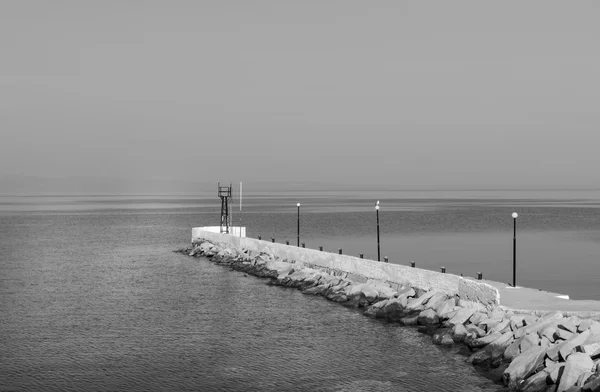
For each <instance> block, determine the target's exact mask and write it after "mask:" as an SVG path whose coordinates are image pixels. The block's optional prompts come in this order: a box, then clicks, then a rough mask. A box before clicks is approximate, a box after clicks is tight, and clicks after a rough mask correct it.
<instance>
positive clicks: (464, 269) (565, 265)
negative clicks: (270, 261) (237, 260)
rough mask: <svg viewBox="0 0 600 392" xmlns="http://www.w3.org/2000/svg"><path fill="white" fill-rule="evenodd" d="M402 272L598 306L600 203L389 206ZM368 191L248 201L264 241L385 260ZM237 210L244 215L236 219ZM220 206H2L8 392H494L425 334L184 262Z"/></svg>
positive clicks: (117, 201) (546, 196)
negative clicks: (433, 273)
mask: <svg viewBox="0 0 600 392" xmlns="http://www.w3.org/2000/svg"><path fill="white" fill-rule="evenodd" d="M376 197H377V198H379V200H380V202H381V210H380V229H381V247H382V255H386V256H388V257H389V258H390V261H391V262H395V263H406V264H408V262H409V261H410V260H414V261H416V262H417V264H418V266H421V267H424V268H431V269H437V268H439V266H441V265H444V266H445V267H446V268H447V270H448V271H449V272H455V273H464V274H465V275H468V274H472V275H474V274H475V272H476V271H481V272H483V273H484V276H485V277H488V278H490V279H494V280H502V281H508V280H509V277H510V276H511V273H512V272H511V271H512V270H511V268H512V259H511V257H512V248H511V247H512V218H511V217H510V213H511V212H513V210H516V211H518V212H519V214H520V215H519V219H518V230H519V231H518V241H519V242H518V252H519V254H518V257H519V261H518V262H519V269H518V272H519V275H518V283H519V284H522V285H529V286H534V287H539V288H546V289H549V290H554V291H559V292H562V293H567V294H569V295H571V297H575V298H576V297H580V298H594V299H600V293H599V290H598V289H597V288H596V282H597V281H598V278H599V277H600V276H599V272H598V268H596V265H597V263H598V260H600V242H599V240H600V223H599V222H600V220H599V219H598V218H599V217H600V215H599V212H600V210H598V208H597V207H598V205H600V204H599V203H600V192H598V191H587V192H584V191H578V192H573V191H571V192H539V193H532V192H512V193H510V192H508V193H507V192H487V193H486V192H447V193H433V192H379V193H378V195H377V196H376ZM374 200H375V198H374V197H372V195H371V194H369V193H367V192H344V193H341V192H318V193H317V192H303V193H299V194H298V193H296V194H289V193H285V192H282V193H278V194H273V193H269V194H257V193H255V194H252V195H244V212H243V215H242V216H240V214H239V211H238V207H237V204H236V208H235V209H234V211H233V212H234V217H233V220H234V222H235V223H236V224H237V223H238V222H239V219H240V218H241V220H242V223H243V225H245V226H247V227H248V234H249V235H250V236H254V237H255V236H258V235H262V236H263V238H269V239H270V237H271V236H274V237H275V238H276V241H278V242H283V241H285V240H286V239H287V240H290V241H291V242H292V243H293V242H294V241H295V238H296V219H297V215H296V213H297V209H296V202H300V203H302V206H301V236H302V241H304V242H306V244H307V246H308V247H314V248H316V247H318V246H319V245H323V246H324V247H325V249H326V250H330V251H337V249H338V248H342V249H343V252H344V253H349V254H358V253H360V252H362V253H364V254H365V257H370V258H374V257H376V245H377V244H376V234H375V233H376V222H375V211H374ZM237 202H239V200H236V201H234V203H237ZM218 219H219V201H218V199H216V200H215V197H214V195H213V194H212V193H211V194H203V195H172V196H52V197H49V196H45V197H7V196H5V197H0V311H1V315H2V317H1V318H0V369H1V371H0V391H10V390H14V391H17V390H18V391H31V390H40V391H42V390H43V391H50V390H57V391H65V390H77V391H80V390H101V391H109V390H138V391H143V390H190V391H191V390H194V391H211V390H257V391H260V390H266V391H279V390H290V391H291V390H318V391H319V390H320V391H361V390H373V391H388V390H390V391H392V390H394V391H421V390H439V391H448V390H455V391H462V390H465V391H488V390H497V389H498V387H497V386H495V385H493V384H492V383H490V382H489V381H487V380H486V379H484V378H482V377H481V376H479V375H478V374H477V373H476V372H475V370H474V369H473V368H472V367H470V366H468V365H466V364H464V363H463V361H464V357H463V356H462V355H459V354H458V353H456V352H455V350H456V349H453V350H447V349H443V348H440V347H437V346H433V345H432V344H431V343H430V338H429V337H425V336H422V335H420V334H418V333H417V332H415V331H414V330H413V329H409V328H402V327H398V326H396V325H393V324H387V323H384V322H380V321H377V320H371V319H368V318H366V317H364V316H362V315H361V314H360V313H358V312H357V311H354V310H349V309H345V308H344V307H342V306H339V305H338V304H333V303H330V302H328V301H325V300H323V299H322V298H318V297H312V296H304V295H302V294H301V293H300V292H298V291H296V290H290V289H284V288H281V287H273V286H267V285H266V284H265V280H261V279H258V278H255V277H251V276H244V275H243V274H241V273H238V272H231V271H229V270H228V269H226V268H224V267H222V266H216V265H213V264H211V263H210V262H208V261H206V260H203V259H192V258H188V257H185V256H182V255H179V254H175V253H173V252H172V250H174V249H177V248H179V247H183V246H185V245H187V244H188V243H189V237H190V228H191V227H193V226H204V225H215V224H217V222H218Z"/></svg>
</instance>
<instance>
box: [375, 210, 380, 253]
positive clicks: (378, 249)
mask: <svg viewBox="0 0 600 392" xmlns="http://www.w3.org/2000/svg"><path fill="white" fill-rule="evenodd" d="M375 213H376V214H377V261H381V256H380V254H381V252H380V248H379V200H377V203H375Z"/></svg>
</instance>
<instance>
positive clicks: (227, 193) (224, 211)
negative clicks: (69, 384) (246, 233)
mask: <svg viewBox="0 0 600 392" xmlns="http://www.w3.org/2000/svg"><path fill="white" fill-rule="evenodd" d="M217 188H218V193H219V197H220V198H221V230H220V231H221V233H226V234H229V226H230V217H229V200H230V199H231V189H232V186H231V184H229V186H221V183H220V182H218V183H217Z"/></svg>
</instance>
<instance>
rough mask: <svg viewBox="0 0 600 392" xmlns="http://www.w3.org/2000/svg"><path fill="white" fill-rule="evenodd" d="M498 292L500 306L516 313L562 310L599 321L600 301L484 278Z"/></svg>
mask: <svg viewBox="0 0 600 392" xmlns="http://www.w3.org/2000/svg"><path fill="white" fill-rule="evenodd" d="M483 282H485V283H487V284H490V285H492V286H494V287H496V288H497V289H498V291H499V293H500V306H502V307H503V308H505V309H511V310H514V311H516V312H518V313H528V314H536V315H538V316H539V315H542V314H547V313H552V312H557V311H558V312H563V313H565V315H569V316H578V317H581V318H593V319H596V320H599V321H600V301H594V300H572V299H566V298H561V294H557V293H551V292H549V291H545V290H539V289H532V288H528V287H519V286H517V287H516V288H515V287H511V286H509V285H508V284H506V283H500V282H494V281H489V280H484V281H483Z"/></svg>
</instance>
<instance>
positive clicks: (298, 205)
mask: <svg viewBox="0 0 600 392" xmlns="http://www.w3.org/2000/svg"><path fill="white" fill-rule="evenodd" d="M296 206H297V207H298V247H300V203H298V204H296Z"/></svg>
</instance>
